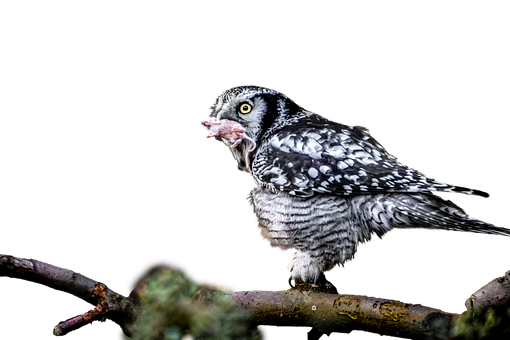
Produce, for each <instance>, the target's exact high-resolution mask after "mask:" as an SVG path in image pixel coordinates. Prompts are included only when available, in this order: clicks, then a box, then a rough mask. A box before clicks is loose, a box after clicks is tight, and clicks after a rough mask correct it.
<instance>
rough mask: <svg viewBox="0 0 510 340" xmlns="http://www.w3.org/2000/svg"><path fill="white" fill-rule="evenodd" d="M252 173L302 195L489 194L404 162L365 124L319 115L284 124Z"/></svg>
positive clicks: (262, 181)
mask: <svg viewBox="0 0 510 340" xmlns="http://www.w3.org/2000/svg"><path fill="white" fill-rule="evenodd" d="M252 173H253V175H254V177H255V178H256V179H257V181H258V182H259V183H260V184H261V185H264V186H267V187H270V188H273V189H274V190H281V191H285V192H288V193H289V194H291V195H296V196H302V197H307V196H312V195H313V194H314V193H316V192H318V193H331V194H337V195H351V194H368V193H384V192H430V191H455V192H462V193H466V194H476V195H480V196H484V197H487V196H488V194H487V193H485V192H482V191H479V190H472V189H468V188H463V187H457V186H452V185H448V184H444V183H439V182H436V181H435V180H434V179H431V178H427V177H425V176H424V175H423V174H421V173H420V172H418V171H416V170H414V169H411V168H409V167H407V166H405V165H403V164H400V163H399V162H398V161H397V159H396V158H395V157H393V156H392V155H390V154H389V153H388V152H387V151H386V150H385V149H384V148H383V147H382V146H381V145H380V144H379V143H378V142H377V141H376V140H375V139H374V138H373V137H372V136H370V134H369V133H368V130H367V129H365V128H363V127H359V126H354V127H351V126H347V125H343V124H338V123H335V122H331V121H328V120H326V119H324V118H322V117H320V116H318V115H312V116H309V117H305V118H302V119H300V120H299V121H298V122H295V123H293V124H292V125H288V126H285V127H283V128H282V129H280V130H279V131H278V132H276V133H275V134H274V135H273V136H272V137H271V138H269V139H267V140H266V142H265V143H263V145H261V147H260V149H259V150H258V152H257V154H256V155H255V156H254V159H253V162H252Z"/></svg>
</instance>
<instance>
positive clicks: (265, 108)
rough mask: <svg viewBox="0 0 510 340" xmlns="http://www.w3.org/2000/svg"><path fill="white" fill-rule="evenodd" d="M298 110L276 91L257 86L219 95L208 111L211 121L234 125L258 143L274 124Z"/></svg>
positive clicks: (232, 90) (243, 87)
mask: <svg viewBox="0 0 510 340" xmlns="http://www.w3.org/2000/svg"><path fill="white" fill-rule="evenodd" d="M290 107H295V108H297V105H296V104H294V102H292V101H291V100H290V99H289V98H287V97H286V96H285V95H283V94H281V93H278V92H276V91H273V90H270V89H267V88H263V87H256V86H240V87H234V88H232V89H229V90H227V91H225V92H224V93H222V94H221V95H220V96H219V97H218V98H217V99H216V102H215V104H214V105H213V106H212V107H211V109H212V113H211V117H216V119H218V120H221V119H228V120H232V121H236V122H238V123H239V124H241V125H242V126H243V127H244V128H245V129H246V134H247V135H248V136H249V137H251V138H253V139H254V140H255V141H258V140H259V139H260V138H261V137H262V136H263V135H264V134H265V133H266V132H267V131H268V130H269V129H270V128H271V127H273V126H274V124H275V122H277V121H279V120H281V119H283V118H282V117H283V116H285V115H287V114H289V113H291V110H289V108H290Z"/></svg>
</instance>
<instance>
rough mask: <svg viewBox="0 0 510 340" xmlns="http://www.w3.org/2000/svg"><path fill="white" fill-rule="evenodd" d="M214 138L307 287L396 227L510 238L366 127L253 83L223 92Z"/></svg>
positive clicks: (215, 109) (263, 226) (266, 231)
mask: <svg viewBox="0 0 510 340" xmlns="http://www.w3.org/2000/svg"><path fill="white" fill-rule="evenodd" d="M211 110H212V113H211V115H210V116H211V117H212V118H211V119H209V120H208V121H205V122H203V125H204V126H206V127H207V128H211V127H214V129H215V130H214V132H213V133H211V135H209V137H215V138H216V139H218V140H220V141H223V142H224V143H225V144H226V145H228V146H229V149H230V151H231V152H232V155H233V156H234V159H235V160H236V161H237V166H238V168H239V169H240V170H242V171H246V172H248V173H249V174H251V176H252V177H253V178H254V180H255V182H256V183H257V186H256V187H255V188H254V189H253V190H252V191H251V192H250V194H249V201H250V203H251V205H252V206H253V211H254V212H255V215H256V216H257V218H258V226H259V227H260V230H261V233H262V235H263V236H264V238H266V239H267V240H269V242H270V244H271V245H272V246H274V247H280V248H282V249H289V248H293V249H295V250H296V252H295V254H294V257H293V260H292V261H291V262H290V264H289V270H290V273H291V279H294V280H296V281H297V282H298V281H299V282H304V283H307V284H309V285H311V286H314V285H317V284H318V283H319V281H321V280H324V274H323V273H324V272H325V271H328V270H330V269H332V268H333V267H334V266H335V265H343V264H344V263H345V262H346V261H348V260H350V259H352V258H353V256H354V254H355V253H356V248H357V245H358V244H359V243H360V242H365V241H369V240H370V239H371V237H372V235H374V234H375V235H377V236H379V237H382V236H383V235H384V234H385V233H387V232H388V231H390V230H391V229H393V228H425V229H443V230H457V231H470V232H475V233H486V234H500V235H506V236H510V230H509V229H504V228H500V227H496V226H494V225H492V224H489V223H485V222H482V221H479V220H476V219H473V218H471V217H469V216H467V215H466V213H465V212H464V211H463V210H462V209H461V208H459V207H458V206H457V205H455V204H453V203H452V202H450V201H447V200H444V199H442V198H441V197H439V196H437V195H434V192H438V191H442V192H458V193H464V194H472V195H479V196H483V197H488V194H487V193H485V192H483V191H479V190H474V189H468V188H465V187H459V186H453V185H449V184H445V183H440V182H437V181H435V180H434V179H432V178H429V177H426V176H424V175H423V174H422V173H420V172H418V171H416V170H414V169H411V168H409V167H407V166H405V165H403V164H401V163H399V162H398V161H397V159H396V158H395V157H394V156H392V155H391V154H389V153H388V152H387V151H386V150H385V149H384V148H383V147H382V146H381V145H380V144H379V143H378V142H377V141H376V140H375V139H374V138H373V137H372V136H371V135H370V134H369V132H368V130H367V129H366V128H363V127H360V126H348V125H344V124H340V123H336V122H333V121H330V120H328V119H326V118H324V117H322V116H320V115H318V114H315V113H312V112H310V111H308V110H305V109H304V108H302V107H300V106H299V105H297V104H296V103H295V102H294V101H292V100H291V99H289V98H288V97H286V96H285V95H283V94H281V93H279V92H276V91H273V90H270V89H267V88H263V87H256V86H240V87H235V88H232V89H229V90H227V91H225V92H224V93H222V94H221V95H220V96H219V97H218V98H217V99H216V102H215V103H214V105H213V106H212V108H211Z"/></svg>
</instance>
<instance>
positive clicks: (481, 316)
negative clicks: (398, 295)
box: [0, 255, 510, 339]
mask: <svg viewBox="0 0 510 340" xmlns="http://www.w3.org/2000/svg"><path fill="white" fill-rule="evenodd" d="M158 272H159V273H163V272H167V273H168V272H172V273H174V272H177V273H179V275H180V276H179V275H177V276H176V275H173V277H178V280H179V281H178V282H181V283H182V287H188V288H189V287H195V284H192V283H191V281H189V279H187V278H185V277H184V276H183V274H182V273H181V272H178V271H175V270H173V269H171V268H168V267H157V268H156V269H154V270H152V271H150V272H149V273H148V274H147V275H146V276H145V277H144V278H143V279H142V280H140V282H139V283H138V285H137V287H136V288H135V289H134V290H133V292H132V293H131V294H130V297H125V296H122V295H120V294H118V293H116V292H114V291H112V290H110V289H109V288H108V287H106V286H105V285H104V284H102V283H100V282H97V281H94V280H92V279H89V278H87V277H86V276H83V275H81V274H79V273H75V272H73V271H71V270H68V269H63V268H59V267H55V266H52V265H50V264H46V263H44V262H40V261H37V260H29V259H22V258H16V257H13V256H8V255H0V276H8V277H13V278H18V279H22V280H27V281H32V282H36V283H40V284H43V285H46V286H48V287H51V288H54V289H57V290H60V291H63V292H66V293H70V294H73V295H75V296H76V297H78V298H80V299H82V300H85V301H87V302H89V303H90V304H92V305H94V306H95V308H94V309H92V310H90V311H88V312H86V313H84V314H82V315H79V316H76V317H74V318H71V319H69V320H67V321H64V322H61V323H60V324H59V325H57V326H56V327H55V328H54V334H55V335H64V334H66V333H68V332H70V331H73V330H75V329H78V328H80V327H82V326H84V325H86V324H88V323H91V322H92V321H95V320H100V321H104V320H105V319H111V320H112V321H114V322H116V323H117V324H118V325H119V326H120V327H121V328H122V330H123V332H124V333H125V334H126V335H128V336H131V334H132V331H133V325H134V324H135V322H136V321H137V319H139V316H140V315H141V314H142V312H143V311H145V310H146V309H147V308H148V307H147V305H144V301H142V300H143V299H142V300H140V297H141V296H142V297H143V292H144V291H145V290H147V289H148V287H150V286H151V285H150V284H148V282H151V281H148V280H149V279H148V278H149V276H150V275H155V274H158ZM149 274H150V275H149ZM169 277H172V275H170V276H169ZM152 282H154V281H152ZM165 282H167V281H164V280H163V281H161V280H160V281H159V283H160V284H161V283H163V286H164V287H167V286H168V284H167V283H165ZM176 282H177V281H176ZM153 286H154V285H153ZM158 289H159V288H158ZM188 290H189V289H188ZM177 291H178V290H177ZM157 292H158V291H156V293H157ZM171 293H172V292H171ZM172 294H173V293H172ZM151 296H156V298H157V297H158V296H160V295H159V294H153V295H151ZM225 297H227V298H228V299H227V300H230V301H233V303H234V305H233V307H232V308H233V309H234V310H235V311H237V312H239V311H241V312H243V313H245V314H247V315H248V316H249V320H250V322H251V324H252V325H272V326H308V327H313V330H312V331H311V332H310V333H309V339H318V338H320V336H321V335H322V334H323V333H325V334H330V333H331V332H342V333H349V332H351V331H352V330H362V331H367V332H372V333H377V334H381V335H391V336H395V337H400V338H409V339H463V338H473V339H476V338H478V337H480V336H482V335H484V334H485V335H486V334H508V332H509V327H508V325H509V324H510V322H509V319H510V317H509V311H510V271H509V272H507V273H506V274H505V276H503V277H501V278H497V279H494V280H493V281H491V282H489V283H488V284H487V285H485V286H484V287H482V288H481V289H480V290H478V291H477V292H475V293H474V294H473V295H472V296H471V297H470V298H469V299H468V300H467V301H466V307H467V311H466V312H464V313H463V314H452V313H447V312H443V311H441V310H438V309H435V308H431V307H426V306H422V305H414V304H407V303H403V302H399V301H394V300H388V299H381V298H374V297H367V296H359V295H342V294H326V293H318V292H311V291H307V290H303V289H301V288H299V289H296V288H294V289H289V290H286V291H277V292H267V291H245V292H226V291H218V290H213V289H209V288H201V289H200V290H198V291H197V292H196V294H195V295H194V297H193V302H194V306H197V307H193V308H190V307H184V308H185V312H186V313H187V314H186V313H184V314H186V315H188V314H190V313H191V312H196V311H197V310H200V309H199V308H198V307H199V306H204V308H207V306H210V305H214V304H216V303H217V302H218V301H225ZM171 301H178V300H171ZM186 301H187V300H186ZM220 304H221V303H220ZM168 307H169V308H170V307H171V308H174V309H175V306H168ZM179 308H180V307H179ZM229 308H231V307H228V308H227V309H229ZM204 310H205V309H204ZM190 311H191V312H190ZM217 311H218V310H216V311H215V313H217ZM178 314H179V315H181V316H182V315H184V314H183V313H181V312H178ZM185 323H186V325H187V326H186V327H188V328H187V330H188V331H189V329H191V328H192V327H191V326H190V324H189V323H188V321H186V322H185ZM190 327H191V328H190ZM498 332H499V333H498Z"/></svg>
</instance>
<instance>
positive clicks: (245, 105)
mask: <svg viewBox="0 0 510 340" xmlns="http://www.w3.org/2000/svg"><path fill="white" fill-rule="evenodd" d="M239 111H240V112H241V113H243V114H247V113H250V112H251V105H250V104H248V103H242V104H241V106H239Z"/></svg>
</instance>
